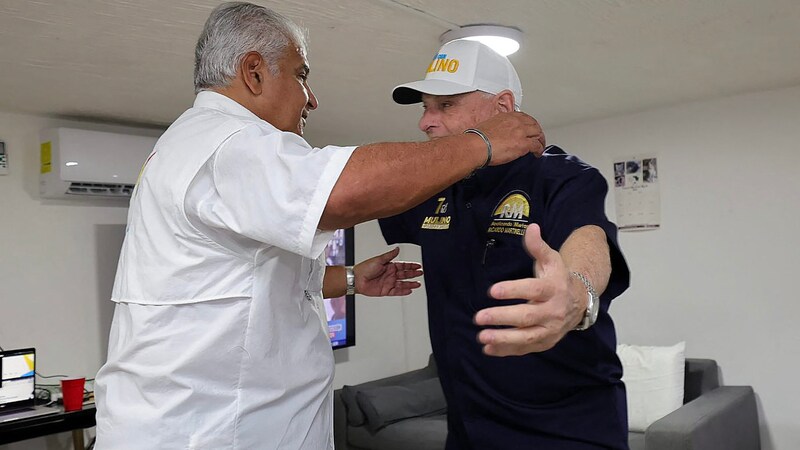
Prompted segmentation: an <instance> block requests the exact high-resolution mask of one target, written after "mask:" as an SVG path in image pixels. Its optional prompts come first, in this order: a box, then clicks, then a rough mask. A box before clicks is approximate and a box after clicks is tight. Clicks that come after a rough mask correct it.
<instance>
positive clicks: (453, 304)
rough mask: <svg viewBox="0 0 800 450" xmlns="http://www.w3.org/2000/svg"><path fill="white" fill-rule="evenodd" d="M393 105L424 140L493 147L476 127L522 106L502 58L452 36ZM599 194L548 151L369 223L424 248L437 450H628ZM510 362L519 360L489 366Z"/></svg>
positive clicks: (617, 273)
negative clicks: (443, 417) (461, 138)
mask: <svg viewBox="0 0 800 450" xmlns="http://www.w3.org/2000/svg"><path fill="white" fill-rule="evenodd" d="M393 98H394V100H395V101H396V102H397V103H400V104H411V103H419V102H422V103H423V106H424V112H423V114H422V118H421V120H420V122H419V128H420V129H421V130H422V131H423V132H425V133H426V134H427V135H428V138H429V139H431V140H438V139H441V138H445V137H447V136H452V135H459V134H462V133H468V134H478V135H479V136H481V137H482V138H486V142H487V145H489V146H490V145H491V138H490V137H487V136H482V133H481V132H480V131H479V130H475V129H474V127H475V125H476V124H478V123H479V122H481V121H483V120H486V119H487V118H489V117H493V116H495V115H497V114H499V113H501V112H505V111H513V110H515V109H516V110H519V108H520V105H521V102H522V89H521V86H520V82H519V78H518V76H517V73H516V71H515V70H514V67H513V66H512V65H511V63H510V62H509V61H508V59H506V58H505V57H503V56H500V55H499V54H497V53H495V52H494V51H492V50H491V49H490V48H488V47H486V46H484V45H482V44H479V43H477V42H473V41H466V40H458V41H453V42H450V43H448V44H446V45H445V46H443V47H442V48H441V49H440V50H439V52H438V53H437V54H436V56H435V57H434V59H433V62H432V63H431V64H430V65H429V67H428V69H427V74H426V76H425V79H424V80H421V81H416V82H413V83H407V84H403V85H400V86H398V87H396V88H395V89H394V91H393ZM607 189H608V188H607V185H606V182H605V179H604V178H603V177H602V176H601V175H600V173H599V172H598V171H597V170H596V169H594V168H592V167H590V166H588V165H587V164H585V163H583V162H582V161H581V160H579V159H578V158H577V157H575V156H571V155H567V154H566V153H565V152H564V151H563V150H561V149H560V148H558V147H556V146H549V147H547V148H546V151H545V153H544V155H543V156H542V157H541V158H537V157H535V156H533V155H529V156H525V157H522V158H520V159H518V160H516V161H514V162H512V163H510V164H508V165H505V166H501V167H486V168H482V169H479V170H476V171H475V172H473V173H472V174H471V175H469V176H467V177H466V178H464V179H462V180H461V181H458V182H456V183H455V184H453V185H451V186H450V187H448V188H446V189H445V190H443V191H441V192H439V193H438V194H436V195H434V196H433V197H431V198H430V199H429V200H428V201H426V202H424V203H422V204H421V205H419V206H417V207H415V208H413V209H412V210H410V211H407V212H405V213H402V214H400V215H396V216H393V217H391V218H386V219H381V220H380V225H381V229H382V231H383V235H384V237H385V238H386V241H387V242H388V243H400V242H406V243H413V244H417V245H420V246H421V247H422V259H423V266H424V267H425V281H426V283H425V284H426V290H427V295H428V320H429V329H430V337H431V344H432V347H433V352H434V355H435V358H436V362H437V367H438V370H439V377H440V380H441V384H442V388H443V390H444V393H445V396H446V398H447V402H448V438H447V448H448V449H481V450H483V449H494V448H497V449H500V448H502V449H532V448H537V449H538V448H541V449H548V450H559V449H570V450H579V449H600V448H604V449H605V448H612V449H626V448H628V444H627V411H626V401H625V387H624V385H623V383H622V381H621V376H622V367H621V364H620V362H619V359H618V358H617V356H616V352H615V350H616V337H615V332H614V325H613V322H612V320H611V317H610V316H609V314H608V308H609V305H610V302H611V300H612V299H613V298H614V297H616V296H618V295H619V294H620V293H622V292H623V291H624V290H625V289H626V288H627V286H628V280H629V273H628V268H627V265H626V264H625V260H624V258H623V256H622V253H621V252H620V250H619V246H618V245H617V237H616V234H617V230H616V227H615V225H614V224H613V223H611V222H609V221H608V219H607V218H606V216H605V212H604V204H605V195H606V192H607ZM523 236H524V238H523ZM523 243H524V245H523ZM526 250H527V253H526ZM534 273H535V276H536V278H532V277H533V276H534ZM507 280H511V281H507ZM510 355H520V356H513V357H506V358H498V356H510Z"/></svg>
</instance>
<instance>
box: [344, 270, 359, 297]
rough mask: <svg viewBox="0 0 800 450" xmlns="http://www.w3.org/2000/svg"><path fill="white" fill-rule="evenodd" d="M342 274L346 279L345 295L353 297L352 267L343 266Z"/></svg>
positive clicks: (354, 285) (353, 279)
mask: <svg viewBox="0 0 800 450" xmlns="http://www.w3.org/2000/svg"><path fill="white" fill-rule="evenodd" d="M344 274H345V277H346V278H347V293H346V295H353V294H355V293H356V273H355V272H354V271H353V266H345V267H344Z"/></svg>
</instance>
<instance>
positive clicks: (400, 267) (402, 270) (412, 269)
mask: <svg viewBox="0 0 800 450" xmlns="http://www.w3.org/2000/svg"><path fill="white" fill-rule="evenodd" d="M394 266H395V270H396V275H395V276H396V277H397V279H398V280H407V279H409V278H417V277H421V276H422V275H423V273H424V272H423V271H422V265H420V264H418V263H394Z"/></svg>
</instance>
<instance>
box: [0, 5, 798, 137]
mask: <svg viewBox="0 0 800 450" xmlns="http://www.w3.org/2000/svg"><path fill="white" fill-rule="evenodd" d="M218 3H219V2H218V1H214V0H138V1H136V0H40V1H33V0H31V1H26V0H2V1H0V110H5V111H12V112H22V113H33V114H44V115H50V116H58V117H70V118H81V119H86V120H96V121H111V122H122V123H138V124H152V125H160V126H163V125H166V124H168V123H170V122H171V121H172V120H173V119H174V118H175V117H177V116H178V115H179V114H180V113H181V112H183V110H184V109H186V108H187V107H188V106H189V105H190V104H191V102H192V99H193V89H192V64H193V51H194V44H195V40H196V39H197V36H198V35H199V33H200V30H201V28H202V25H203V23H204V21H205V19H206V17H207V16H208V13H209V11H210V10H211V9H212V8H213V7H214V6H216V5H217V4H218ZM257 3H259V4H263V5H265V6H268V7H271V8H273V9H275V10H277V11H279V12H281V13H284V14H285V15H287V16H289V17H291V18H293V19H295V20H296V21H297V22H299V23H300V24H302V25H304V26H305V27H307V28H308V29H309V33H310V54H309V58H310V62H311V67H312V76H311V86H312V88H313V89H314V91H315V93H316V94H317V96H318V97H319V100H320V108H319V109H318V110H317V111H315V112H313V113H312V115H311V117H310V121H309V125H308V128H307V130H308V131H307V137H308V138H309V140H310V141H311V142H312V143H314V144H316V145H321V144H326V143H337V144H351V143H352V144H359V143H364V142H369V141H374V140H395V139H422V137H423V136H422V135H421V133H419V132H418V131H417V130H416V121H417V118H418V117H417V116H418V114H419V113H420V111H421V110H420V109H419V108H418V107H415V106H399V105H395V104H393V103H392V102H391V98H390V90H391V88H392V87H394V86H395V85H397V84H399V83H403V82H406V81H412V80H415V79H418V78H420V77H421V76H422V75H423V74H424V71H425V68H426V67H427V65H428V62H429V61H430V58H431V57H432V56H433V54H434V53H435V51H436V50H437V48H438V47H439V43H438V37H439V35H440V34H441V33H443V32H444V31H447V30H448V29H449V28H453V27H455V26H458V25H467V24H475V23H497V24H504V25H510V26H515V27H518V28H520V29H521V30H522V31H523V32H524V34H525V41H524V42H523V47H522V49H521V50H520V51H519V52H518V53H516V54H514V55H512V56H511V57H510V59H511V61H512V62H513V63H514V64H515V65H516V67H517V70H518V72H519V74H520V77H521V79H522V85H523V89H524V93H525V101H524V104H523V109H524V110H526V111H527V112H529V113H531V114H533V115H534V116H536V117H537V118H539V120H540V121H541V122H542V123H543V125H544V126H545V127H546V128H547V127H553V126H558V125H564V124H568V123H574V122H579V121H584V120H588V119H593V118H599V117H605V116H611V115H618V114H623V113H628V112H634V111H641V110H645V109H650V108H654V107H658V106H664V105H670V104H676V103H683V102H687V101H693V100H700V99H707V98H712V97H719V96H725V95H731V94H736V93H742V92H749V91H757V90H765V89H773V88H780V87H788V86H793V85H800V31H798V30H799V29H800V0H494V1H490V0H437V1H434V0H305V1H300V0H291V1H272V0H267V1H265V0H261V1H257Z"/></svg>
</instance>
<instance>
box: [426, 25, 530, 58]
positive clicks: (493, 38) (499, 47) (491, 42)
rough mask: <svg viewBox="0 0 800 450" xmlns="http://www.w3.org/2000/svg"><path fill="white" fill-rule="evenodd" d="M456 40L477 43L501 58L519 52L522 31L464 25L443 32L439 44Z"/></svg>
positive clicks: (498, 26)
mask: <svg viewBox="0 0 800 450" xmlns="http://www.w3.org/2000/svg"><path fill="white" fill-rule="evenodd" d="M456 39H470V40H473V41H479V42H481V43H482V44H485V45H487V46H489V47H491V48H492V50H494V51H496V52H497V53H500V54H501V55H503V56H508V55H510V54H512V53H514V52H516V51H517V50H519V43H520V42H522V31H520V30H519V29H518V28H513V27H506V26H502V25H465V26H463V27H460V28H455V29H452V30H449V31H446V32H444V33H443V34H442V35H441V36H439V42H440V43H441V44H442V45H444V44H446V43H448V42H450V41H455V40H456Z"/></svg>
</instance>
